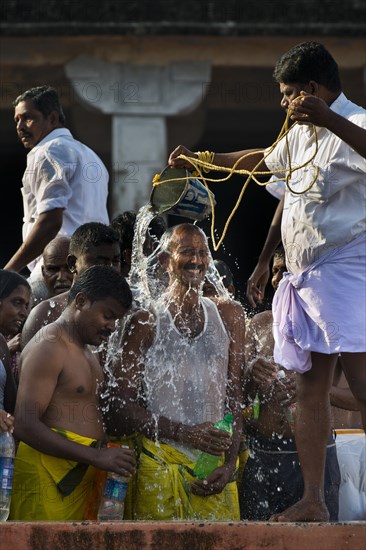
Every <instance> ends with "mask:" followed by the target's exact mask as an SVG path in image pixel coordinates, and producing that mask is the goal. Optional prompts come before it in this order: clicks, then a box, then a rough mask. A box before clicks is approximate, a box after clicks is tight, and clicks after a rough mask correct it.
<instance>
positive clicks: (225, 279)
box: [214, 260, 234, 288]
mask: <svg viewBox="0 0 366 550" xmlns="http://www.w3.org/2000/svg"><path fill="white" fill-rule="evenodd" d="M214 264H215V267H216V269H217V271H218V273H219V275H220V277H221V278H222V283H223V285H224V287H225V288H228V287H229V286H230V285H233V284H234V280H233V274H232V273H231V270H230V267H229V266H228V265H227V264H226V263H225V262H224V261H222V260H214Z"/></svg>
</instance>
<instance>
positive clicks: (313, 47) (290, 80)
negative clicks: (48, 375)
mask: <svg viewBox="0 0 366 550" xmlns="http://www.w3.org/2000/svg"><path fill="white" fill-rule="evenodd" d="M273 76H274V79H275V80H276V82H278V83H283V84H308V83H309V82H310V80H314V81H315V82H317V83H318V84H321V85H323V86H325V87H326V88H327V89H328V90H330V91H332V92H339V91H340V90H341V80H340V76H339V69H338V65H337V63H336V61H335V60H334V59H333V57H332V56H331V54H330V53H329V52H328V50H327V49H326V48H325V47H324V46H323V44H319V42H302V43H301V44H297V45H296V46H294V47H293V48H291V50H289V51H288V52H286V53H285V54H284V55H283V56H282V57H281V58H280V59H279V61H277V64H276V66H275V69H274V72H273Z"/></svg>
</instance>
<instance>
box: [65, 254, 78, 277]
mask: <svg viewBox="0 0 366 550" xmlns="http://www.w3.org/2000/svg"><path fill="white" fill-rule="evenodd" d="M66 263H67V267H68V268H69V269H70V271H71V273H76V256H74V254H69V255H68V256H67V258H66Z"/></svg>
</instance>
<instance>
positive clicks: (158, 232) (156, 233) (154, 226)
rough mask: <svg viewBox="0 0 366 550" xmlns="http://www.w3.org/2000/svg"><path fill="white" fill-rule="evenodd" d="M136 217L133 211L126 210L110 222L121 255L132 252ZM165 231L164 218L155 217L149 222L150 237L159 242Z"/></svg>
mask: <svg viewBox="0 0 366 550" xmlns="http://www.w3.org/2000/svg"><path fill="white" fill-rule="evenodd" d="M136 216H137V214H136V212H134V211H133V210H126V212H122V214H119V215H118V216H116V217H115V218H114V219H113V220H112V223H111V226H112V227H113V228H114V229H115V230H116V231H117V233H118V235H119V243H120V247H121V253H122V252H123V251H124V250H126V249H128V250H132V244H133V237H134V233H135V223H136ZM165 231H166V223H165V221H164V218H162V217H161V216H155V218H153V219H152V220H151V222H150V224H149V228H148V232H149V235H150V237H155V238H156V239H158V240H160V239H161V236H162V235H163V234H164V232H165Z"/></svg>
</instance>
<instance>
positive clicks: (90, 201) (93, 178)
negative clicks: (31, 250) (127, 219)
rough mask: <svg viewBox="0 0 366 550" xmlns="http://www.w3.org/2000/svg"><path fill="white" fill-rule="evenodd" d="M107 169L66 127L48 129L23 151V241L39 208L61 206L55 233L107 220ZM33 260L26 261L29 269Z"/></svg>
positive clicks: (40, 210)
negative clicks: (26, 151)
mask: <svg viewBox="0 0 366 550" xmlns="http://www.w3.org/2000/svg"><path fill="white" fill-rule="evenodd" d="M108 179H109V176H108V172H107V169H106V168H105V166H104V164H103V162H102V161H101V159H100V158H99V157H98V156H97V155H96V154H95V153H94V151H92V150H91V149H90V148H89V147H87V146H86V145H84V144H83V143H80V142H79V141H77V140H76V139H74V138H73V137H72V135H71V133H70V131H69V130H68V129H66V128H58V129H56V130H53V131H52V132H50V133H49V134H48V135H47V136H46V137H45V138H44V139H42V141H40V142H39V143H38V144H37V145H36V146H35V147H33V149H31V151H29V153H28V155H27V168H26V170H25V172H24V176H23V187H22V195H23V205H24V218H23V222H24V223H23V241H24V240H25V239H26V238H27V236H28V235H29V233H30V231H31V230H32V227H33V225H34V223H35V221H36V219H37V217H38V216H39V215H40V214H42V213H43V212H48V211H49V210H53V209H55V208H63V209H64V212H63V222H62V227H61V229H60V231H59V235H67V236H69V237H70V236H71V235H72V234H73V233H74V231H75V229H77V228H78V227H79V226H80V225H82V224H84V223H87V222H92V221H93V222H100V223H105V224H108V223H109V217H108V212H107V196H108ZM33 267H34V263H32V264H30V266H29V268H30V269H31V270H32V268H33Z"/></svg>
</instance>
